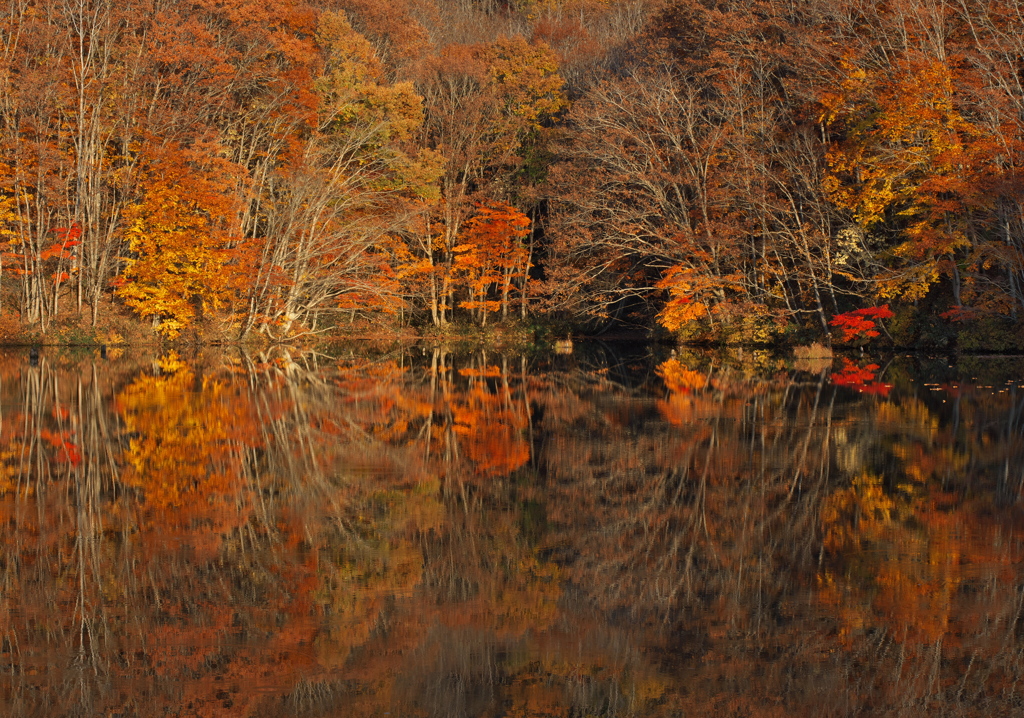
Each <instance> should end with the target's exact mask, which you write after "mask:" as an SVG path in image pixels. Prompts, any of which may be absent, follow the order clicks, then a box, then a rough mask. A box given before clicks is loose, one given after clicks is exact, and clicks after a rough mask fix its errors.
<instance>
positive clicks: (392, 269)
mask: <svg viewBox="0 0 1024 718" xmlns="http://www.w3.org/2000/svg"><path fill="white" fill-rule="evenodd" d="M346 10H347V11H348V12H346ZM380 10H381V9H380V8H375V7H364V8H362V9H360V7H358V6H357V4H356V5H353V6H352V7H348V8H333V9H332V8H329V7H325V6H314V5H310V4H304V3H300V2H291V1H289V0H283V1H281V2H274V1H272V2H269V3H252V2H247V1H238V2H228V3H221V2H216V3H215V2H198V3H150V2H137V3H128V4H125V3H113V2H104V1H101V2H96V3H86V4H68V3H60V2H41V3H25V4H17V3H13V4H11V7H10V12H9V13H7V14H5V15H4V17H3V18H2V20H0V41H2V48H3V51H4V55H3V59H2V65H3V67H2V72H0V84H2V94H3V97H4V99H3V102H2V108H0V118H2V119H0V127H2V130H0V132H2V136H0V147H2V154H0V231H2V233H3V240H2V241H3V247H2V248H3V255H2V257H0V259H2V264H0V287H2V296H0V303H2V305H3V308H4V310H6V311H8V312H12V313H13V312H16V313H17V314H18V315H19V316H20V318H21V320H22V321H24V322H26V323H29V324H37V325H41V326H42V327H43V328H44V329H45V327H46V325H47V324H48V323H50V322H52V321H53V320H54V318H56V317H59V316H61V314H62V313H66V312H78V313H83V314H86V315H88V314H90V313H91V316H92V320H93V322H95V321H96V319H97V317H98V315H99V313H100V312H101V311H103V310H104V309H103V308H104V307H105V306H108V305H109V300H110V299H111V298H113V299H114V300H115V301H117V302H119V303H120V304H122V305H123V306H125V307H128V308H130V309H132V310H134V311H135V312H136V313H137V314H138V315H139V316H141V317H144V318H151V319H152V320H153V322H154V326H155V327H156V328H157V329H158V330H159V331H161V332H162V333H164V334H165V335H167V336H169V337H174V336H176V335H178V334H179V333H180V332H181V331H182V330H183V329H184V328H185V327H187V326H189V325H192V324H195V323H196V322H197V321H200V320H203V319H205V318H207V317H213V316H219V317H227V318H228V319H229V320H230V321H231V323H232V324H233V326H234V327H235V328H236V329H237V331H238V333H239V334H240V335H244V334H246V333H249V332H252V331H265V332H267V333H269V334H271V335H274V336H283V335H294V334H296V333H301V332H305V331H310V330H315V329H317V328H318V327H319V326H321V325H322V324H323V323H325V322H326V323H331V322H334V321H337V317H338V316H339V315H342V316H354V315H355V314H357V313H369V312H385V313H390V314H394V315H396V316H397V315H398V314H399V313H402V314H405V313H406V312H408V313H410V314H411V313H412V312H415V311H420V312H422V313H424V314H427V315H429V317H430V318H431V319H433V320H434V321H435V322H437V323H441V322H447V321H449V319H450V316H451V313H452V312H453V311H456V310H464V311H466V312H467V313H473V314H475V315H477V316H479V317H480V318H481V319H484V318H486V316H487V314H488V313H491V312H494V311H498V312H501V313H503V314H505V315H507V314H509V313H510V312H512V311H513V310H514V311H516V312H519V313H522V312H523V311H524V309H525V305H524V304H522V303H521V302H520V303H519V304H515V300H516V299H517V298H520V299H521V298H522V296H523V291H522V290H523V287H524V284H525V278H526V276H527V271H528V267H529V264H530V259H529V251H528V249H527V242H525V241H524V240H525V238H526V237H527V235H528V234H529V227H530V224H531V222H530V220H529V219H528V218H527V217H526V216H525V215H524V214H523V212H522V211H520V210H519V209H517V208H516V207H514V206H513V204H512V203H510V201H509V200H510V199H511V198H512V197H511V191H509V192H506V193H505V194H501V193H491V194H487V193H481V192H480V188H481V187H482V186H483V185H484V184H485V183H487V182H492V181H493V182H502V181H504V180H505V179H507V178H508V177H509V176H510V175H511V174H513V173H515V172H517V171H519V170H520V165H521V162H519V160H518V158H519V156H520V155H521V154H523V148H524V146H525V145H526V144H528V143H529V142H530V141H531V137H533V136H535V135H536V133H537V132H538V131H539V129H540V126H541V124H542V123H544V122H546V121H547V120H548V118H549V117H550V116H552V115H554V114H556V113H558V112H559V111H561V109H562V108H563V106H564V104H565V99H564V96H563V94H562V92H561V87H562V84H563V81H562V79H561V78H560V77H559V76H558V74H557V60H556V58H555V55H554V54H553V52H552V51H551V50H550V49H548V48H547V46H546V45H544V44H543V43H539V42H534V43H531V42H528V41H526V40H525V39H523V37H522V36H519V35H513V34H507V33H498V32H497V31H495V32H491V33H490V34H491V35H492V37H489V38H488V39H487V40H486V41H473V42H468V41H464V42H444V43H440V41H439V42H435V43H432V44H431V43H430V42H429V40H430V38H429V37H427V32H426V29H425V27H424V25H423V23H421V22H419V21H418V20H417V19H416V17H414V15H413V14H412V13H413V10H416V8H412V7H411V6H410V7H398V8H392V9H390V10H388V13H389V14H388V16H387V17H375V16H373V13H374V12H378V11H380ZM428 10H430V8H419V10H417V12H418V13H419V14H420V15H423V13H426V14H425V15H423V22H431V23H433V25H434V26H435V29H438V28H440V27H442V26H443V25H444V24H445V23H446V22H448V20H449V19H450V18H448V17H446V16H445V15H444V14H443V13H442V14H440V15H439V14H438V12H439V11H438V10H437V9H434V11H432V12H428ZM367 13H369V15H370V17H368V18H364V19H365V20H367V22H371V24H372V22H377V23H378V24H380V23H383V26H382V29H381V28H378V30H377V31H376V34H375V33H374V32H368V33H367V34H363V33H360V32H357V31H356V30H355V29H354V28H353V23H352V21H351V20H350V19H349V18H350V16H351V17H353V18H360V17H362V15H364V14H367ZM396 13H397V15H396ZM476 14H477V15H480V16H484V15H485V14H484V13H482V12H477V13H476ZM400 30H401V31H403V32H406V36H403V37H398V36H397V34H396V33H398V32H399V31H400ZM369 37H373V38H374V41H373V42H371V40H370V39H368V38H369ZM424 43H426V44H424ZM439 43H440V44H439ZM414 80H415V82H414ZM72 235H73V237H74V239H73V241H69V238H71V237H72Z"/></svg>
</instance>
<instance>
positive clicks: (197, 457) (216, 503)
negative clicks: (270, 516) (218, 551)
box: [116, 364, 249, 549]
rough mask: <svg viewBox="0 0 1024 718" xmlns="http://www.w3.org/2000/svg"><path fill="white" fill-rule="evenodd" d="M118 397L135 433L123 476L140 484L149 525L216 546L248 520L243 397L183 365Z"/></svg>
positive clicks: (143, 379) (141, 381)
mask: <svg viewBox="0 0 1024 718" xmlns="http://www.w3.org/2000/svg"><path fill="white" fill-rule="evenodd" d="M168 365H169V364H168ZM116 403H117V408H118V410H119V411H120V413H121V415H122V417H123V420H124V424H125V428H126V429H127V430H128V431H129V432H131V433H133V434H134V438H132V440H131V443H130V445H129V447H128V449H127V451H126V453H125V463H126V468H125V471H124V472H123V473H122V475H121V481H122V482H123V483H124V484H125V485H127V486H131V487H133V488H135V489H138V490H139V491H140V493H141V495H142V498H143V502H142V507H143V511H144V512H145V514H146V518H145V528H146V529H147V530H157V531H170V532H172V533H181V534H184V535H185V536H187V537H188V538H189V539H190V540H191V541H192V542H193V543H194V544H195V545H196V546H197V547H198V546H199V545H202V546H205V547H206V548H209V549H212V548H214V547H215V546H216V545H217V543H218V542H219V540H220V537H221V535H222V534H224V533H226V532H227V531H229V530H230V529H232V528H234V527H237V526H239V525H241V524H242V523H244V521H245V520H246V518H247V516H248V511H247V509H248V502H249V497H248V495H247V493H246V492H245V491H244V482H243V481H242V477H241V475H240V472H239V447H238V442H237V436H238V434H239V432H240V431H243V430H244V427H245V426H246V420H245V419H246V415H247V413H248V412H247V406H246V405H245V404H244V400H243V399H242V397H239V396H238V395H237V394H234V393H232V392H230V391H229V390H228V387H227V385H226V384H224V383H222V382H220V381H217V380H215V379H200V380H197V378H196V377H195V375H194V374H193V373H192V372H191V371H189V370H188V369H186V368H181V369H179V370H178V371H177V372H175V373H173V374H170V375H167V374H163V375H160V376H151V375H143V376H141V377H139V378H138V379H136V381H135V382H133V383H132V384H131V385H129V386H128V387H126V388H125V389H123V390H122V391H121V392H120V393H119V394H118V396H117V399H116ZM200 529H201V530H200Z"/></svg>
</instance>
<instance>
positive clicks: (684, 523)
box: [0, 345, 1024, 718]
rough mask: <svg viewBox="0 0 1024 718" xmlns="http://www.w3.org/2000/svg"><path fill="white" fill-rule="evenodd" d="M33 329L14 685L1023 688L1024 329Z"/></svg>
mask: <svg viewBox="0 0 1024 718" xmlns="http://www.w3.org/2000/svg"><path fill="white" fill-rule="evenodd" d="M659 351H660V352H661V355H658V351H654V350H650V351H649V350H647V349H645V348H630V349H629V352H628V353H627V351H626V350H624V349H622V348H618V349H616V348H614V347H610V346H604V345H595V346H593V347H582V348H579V347H578V348H577V351H576V353H575V354H573V355H571V356H557V355H555V356H536V355H530V356H518V355H501V354H487V353H476V354H451V353H445V352H439V351H433V350H428V351H424V350H420V349H414V350H411V351H409V350H404V351H395V352H393V353H390V354H380V355H376V356H365V355H364V356H360V355H357V354H355V353H352V352H349V351H348V350H346V349H337V350H335V351H333V352H331V353H329V354H312V355H298V354H292V355H289V354H287V353H284V352H276V353H270V354H267V355H262V356H255V355H244V354H240V353H237V352H236V353H231V352H226V353H214V352H210V353H205V354H200V355H195V356H182V355H178V354H165V355H163V356H158V357H153V356H142V355H132V354H130V353H125V354H122V355H118V353H117V352H115V351H111V352H110V353H109V355H108V356H107V357H104V358H100V357H99V356H98V355H96V356H93V355H90V354H80V355H77V356H70V355H69V356H58V355H55V354H52V353H47V352H44V353H43V356H42V357H41V359H40V360H39V361H38V363H36V364H34V363H33V362H31V361H30V359H29V356H28V353H27V352H20V353H9V354H4V355H0V542H2V548H0V642H2V648H0V714H2V715H4V716H100V715H102V716H125V717H127V716H203V717H205V716H270V717H273V716H355V717H358V716H424V717H435V716H436V717H442V716H443V717H449V716H450V717H462V716H465V717H467V718H468V717H470V716H495V717H497V716H508V717H510V718H511V717H513V716H515V717H526V716H531V717H541V716H575V717H577V718H583V717H585V716H621V717H627V716H666V717H667V716H706V715H714V716H780V717H781V716H862V715H892V716H919V715H933V716H934V715H951V716H953V715H956V716H960V715H979V716H980V715H986V716H987V715H1009V714H1013V713H1015V712H1017V711H1021V710H1024V683H1022V680H1021V679H1022V677H1024V516H1022V512H1021V509H1022V506H1024V493H1022V492H1024V382H1022V379H1024V360H1022V359H1020V358H999V359H984V358H962V359H960V360H950V359H947V358H945V357H941V358H928V357H883V358H874V359H864V358H860V357H857V358H856V360H851V359H842V358H838V359H836V360H835V361H822V360H803V361H801V362H796V363H795V364H794V362H793V361H791V360H786V359H779V358H772V357H769V356H762V355H751V354H749V352H748V353H747V355H746V356H745V357H739V356H721V355H718V356H714V355H697V354H686V353H683V354H680V355H678V356H666V355H664V351H663V350H659Z"/></svg>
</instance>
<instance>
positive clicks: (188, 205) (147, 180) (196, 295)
mask: <svg viewBox="0 0 1024 718" xmlns="http://www.w3.org/2000/svg"><path fill="white" fill-rule="evenodd" d="M238 171H239V168H238V167H237V166H235V165H234V164H233V163H231V162H229V161H227V160H224V159H222V158H219V157H218V156H217V146H216V144H215V143H203V144H198V145H195V146H193V147H191V148H188V149H185V148H183V147H181V146H180V145H178V144H177V143H172V144H169V145H166V146H162V147H153V148H152V149H151V150H150V151H149V153H148V157H147V159H146V160H145V161H144V166H143V169H142V170H141V171H140V178H139V179H140V182H139V183H140V187H141V197H140V200H139V201H138V202H136V203H135V204H133V205H131V206H130V207H128V208H127V209H126V210H125V224H126V229H125V235H126V239H127V241H128V249H129V251H130V252H131V255H130V256H129V257H127V258H126V259H125V267H124V271H123V272H122V273H121V276H120V278H119V279H118V282H117V290H116V291H117V295H118V296H119V297H121V298H122V299H123V300H124V302H125V304H127V305H128V306H129V307H131V308H132V309H134V310H135V311H136V312H137V313H138V314H139V315H140V316H143V317H152V318H153V320H154V324H155V325H156V328H157V329H158V330H159V331H160V332H161V333H163V334H164V335H165V336H167V337H170V338H173V337H176V336H177V335H178V334H179V333H181V331H182V330H183V329H185V328H186V327H188V326H190V325H191V324H193V323H195V322H196V321H197V320H199V319H201V318H202V317H203V316H204V314H205V313H207V312H209V311H210V310H214V309H219V308H221V307H223V306H225V305H226V304H227V303H228V302H229V300H230V296H229V291H230V290H231V289H232V288H234V287H236V286H237V281H236V279H237V278H236V277H233V276H232V270H231V267H230V266H229V261H230V258H231V248H232V245H233V244H234V243H235V242H237V240H238V235H237V231H238V230H237V227H238V211H239V205H238V201H237V198H236V197H235V195H234V192H233V190H234V180H235V176H236V174H237V173H238Z"/></svg>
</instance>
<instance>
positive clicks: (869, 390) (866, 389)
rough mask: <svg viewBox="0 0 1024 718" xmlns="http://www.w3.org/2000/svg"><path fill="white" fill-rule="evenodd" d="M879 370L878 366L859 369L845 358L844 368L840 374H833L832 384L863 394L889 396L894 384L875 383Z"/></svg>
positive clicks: (872, 365)
mask: <svg viewBox="0 0 1024 718" xmlns="http://www.w3.org/2000/svg"><path fill="white" fill-rule="evenodd" d="M879 368H880V367H879V366H878V365H877V364H867V365H865V366H863V367H858V366H857V365H856V364H854V363H853V362H852V361H850V360H849V359H847V358H846V357H843V368H842V369H841V370H840V371H839V372H837V373H834V374H832V383H833V384H835V385H836V386H845V387H849V388H851V389H856V390H857V391H858V392H860V393H862V394H877V395H878V396H889V391H890V390H891V389H892V384H884V383H882V382H880V381H875V377H876V376H877V372H878V370H879Z"/></svg>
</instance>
